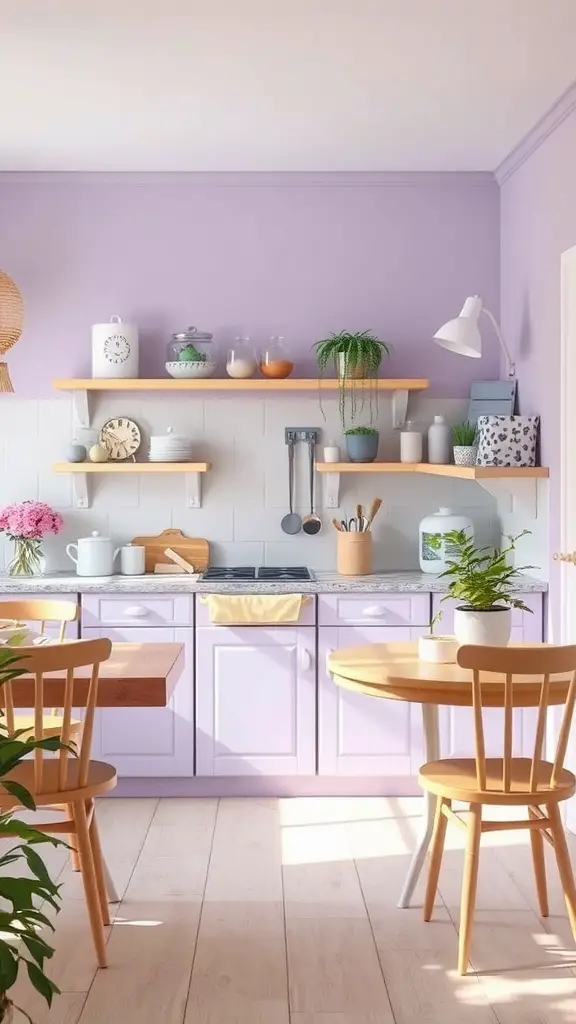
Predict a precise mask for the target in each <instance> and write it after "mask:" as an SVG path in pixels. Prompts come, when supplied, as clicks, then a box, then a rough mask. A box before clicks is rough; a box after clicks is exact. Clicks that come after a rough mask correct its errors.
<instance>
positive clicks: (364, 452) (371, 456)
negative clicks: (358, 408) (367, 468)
mask: <svg viewBox="0 0 576 1024" xmlns="http://www.w3.org/2000/svg"><path fill="white" fill-rule="evenodd" d="M344 437H345V438H346V451H347V453H348V458H349V459H350V462H374V460H375V458H376V456H377V455H378V442H379V440H380V434H379V433H378V431H377V430H376V429H375V428H374V427H350V429H349V430H345V431H344Z"/></svg>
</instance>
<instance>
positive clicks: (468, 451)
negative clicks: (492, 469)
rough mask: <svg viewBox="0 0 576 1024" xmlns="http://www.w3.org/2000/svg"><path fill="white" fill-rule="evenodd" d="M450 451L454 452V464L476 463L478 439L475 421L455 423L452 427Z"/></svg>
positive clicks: (467, 464) (466, 464) (468, 464)
mask: <svg viewBox="0 0 576 1024" xmlns="http://www.w3.org/2000/svg"><path fill="white" fill-rule="evenodd" d="M452 451H453V453H454V465H456V466H475V465H476V455H477V453H478V441H477V428H476V424H475V423H469V422H466V423H457V424H456V426H454V427H452Z"/></svg>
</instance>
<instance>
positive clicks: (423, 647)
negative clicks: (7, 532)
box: [418, 634, 460, 665]
mask: <svg viewBox="0 0 576 1024" xmlns="http://www.w3.org/2000/svg"><path fill="white" fill-rule="evenodd" d="M459 646H460V645H459V643H458V641H457V639H456V637H455V636H440V635H438V636H431V635H430V634H428V635H427V636H420V637H418V657H419V658H420V661H428V662H433V663H434V664H436V665H451V664H453V663H454V662H455V661H456V655H457V653H458V647H459Z"/></svg>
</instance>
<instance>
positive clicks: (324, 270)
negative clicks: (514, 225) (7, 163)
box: [0, 174, 499, 397]
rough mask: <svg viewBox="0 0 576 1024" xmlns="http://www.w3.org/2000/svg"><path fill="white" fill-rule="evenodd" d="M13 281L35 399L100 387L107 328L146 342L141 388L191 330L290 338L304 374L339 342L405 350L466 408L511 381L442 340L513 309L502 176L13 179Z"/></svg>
mask: <svg viewBox="0 0 576 1024" xmlns="http://www.w3.org/2000/svg"><path fill="white" fill-rule="evenodd" d="M0 266H2V268H3V269H5V270H7V271H8V273H10V274H12V276H13V277H14V278H15V280H16V281H17V282H18V284H19V286H20V288H21V290H22V293H23V295H24V299H25V303H26V326H25V331H24V334H23V337H22V339H21V341H20V342H19V343H18V345H17V346H16V348H15V349H14V350H13V352H12V354H11V355H10V367H11V373H12V379H13V381H14V385H15V388H16V390H17V393H18V395H20V396H23V397H28V396H29V397H36V396H42V395H48V394H50V392H51V381H52V379H53V378H54V377H56V376H64V377H73V376H85V375H88V374H89V372H90V325H91V324H92V323H94V322H96V321H99V320H103V319H107V318H108V317H109V316H110V314H112V313H119V314H120V315H122V316H123V317H124V318H125V319H130V320H134V321H135V322H136V323H138V324H139V325H140V327H141V346H142V373H143V375H147V376H154V375H160V374H162V375H164V374H163V362H164V348H165V343H166V340H167V339H168V337H169V335H170V333H171V332H172V331H174V330H181V329H182V328H183V327H184V326H186V325H188V324H190V323H194V324H196V325H198V326H199V327H200V328H202V329H204V330H211V331H213V332H214V333H215V337H216V340H217V342H218V344H219V346H221V347H222V348H224V349H225V346H226V342H227V340H228V339H229V338H230V337H231V336H234V334H236V333H238V332H239V331H241V332H247V333H249V334H250V335H251V336H252V337H253V338H254V340H255V341H257V342H262V341H263V340H264V339H265V338H266V337H267V335H268V334H271V333H274V334H283V335H285V337H286V341H287V343H288V344H289V345H290V347H291V349H292V351H293V352H294V353H295V354H296V355H297V356H298V373H299V374H300V375H303V376H306V375H308V374H309V373H310V372H313V363H312V362H311V355H310V346H311V343H312V342H313V341H314V340H316V339H318V338H319V337H323V336H324V335H325V334H326V333H327V332H328V331H331V330H333V331H337V330H339V329H342V328H348V329H351V330H355V329H360V330H361V329H364V328H371V329H373V330H374V331H377V332H378V333H379V334H380V336H381V337H383V338H385V339H387V340H389V341H391V342H392V343H393V344H394V346H395V352H394V355H393V357H392V359H391V360H390V362H389V364H388V365H387V367H386V374H387V375H390V376H402V375H406V376H423V377H429V378H430V380H431V382H432V392H431V393H432V394H436V395H439V396H450V397H460V396H465V395H466V394H467V393H468V389H469V384H470V381H471V380H472V379H475V378H476V379H477V378H478V377H482V376H484V377H493V376H495V375H496V374H497V370H498V358H497V351H496V346H495V345H491V344H487V346H486V355H485V357H484V358H483V360H482V362H481V363H478V362H477V361H475V360H467V359H463V358H459V357H456V356H453V355H450V354H449V353H447V352H445V351H443V350H442V349H440V348H438V347H437V346H435V345H433V344H432V343H431V342H430V338H431V336H432V334H433V333H434V331H435V330H436V328H437V327H438V326H439V325H440V324H441V323H443V322H444V321H445V320H447V319H448V318H449V317H450V316H453V315H455V314H456V312H457V311H458V309H459V308H460V304H461V302H462V299H463V298H464V297H465V296H466V295H468V294H471V293H474V292H478V293H479V294H481V295H482V296H483V297H484V299H485V301H486V303H487V304H488V305H489V306H490V307H491V308H492V309H493V310H494V311H495V312H496V313H498V310H499V200H498V187H497V184H496V182H495V181H494V179H493V177H492V176H491V175H481V174H479V175H478V174H477V175H474V174H445V175H443V174H440V175H436V174H421V175H402V176H398V175H354V176H347V177H346V176H342V175H324V176H318V175H307V176H306V175H250V176H248V175H244V176H239V175H236V176H222V175H212V176H183V177H182V176H180V177H178V176H171V177H169V176H168V177H167V176H165V175H157V176H155V177H139V178H137V179H136V178H134V176H124V177H123V178H120V177H118V176H116V177H115V178H114V177H112V178H110V177H109V176H108V177H106V176H100V177H98V176H81V175H77V176H70V175H68V176H46V175H36V176H34V175H31V176H27V177H25V176H20V177H18V176H8V175H4V176H0Z"/></svg>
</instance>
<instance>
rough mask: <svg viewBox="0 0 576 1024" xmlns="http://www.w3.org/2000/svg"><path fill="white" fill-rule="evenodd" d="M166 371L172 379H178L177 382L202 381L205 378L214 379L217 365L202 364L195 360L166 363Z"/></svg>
mask: <svg viewBox="0 0 576 1024" xmlns="http://www.w3.org/2000/svg"><path fill="white" fill-rule="evenodd" d="M166 370H167V371H168V373H169V374H170V376H171V377H176V379H177V380H192V379H194V378H195V379H196V380H199V379H202V378H205V377H213V376H214V374H215V373H216V363H209V362H205V363H200V362H195V361H194V360H184V359H183V360H179V359H178V360H176V361H175V362H171V363H166Z"/></svg>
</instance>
